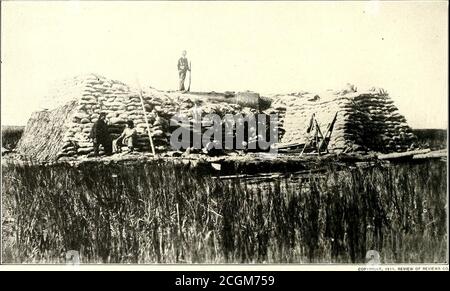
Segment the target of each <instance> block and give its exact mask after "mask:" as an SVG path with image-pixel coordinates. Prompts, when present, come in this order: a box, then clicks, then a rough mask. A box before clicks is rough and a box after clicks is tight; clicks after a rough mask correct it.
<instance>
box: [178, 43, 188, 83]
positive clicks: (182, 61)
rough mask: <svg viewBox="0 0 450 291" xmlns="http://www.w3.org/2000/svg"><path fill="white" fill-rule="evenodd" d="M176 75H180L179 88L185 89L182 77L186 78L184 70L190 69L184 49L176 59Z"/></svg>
mask: <svg viewBox="0 0 450 291" xmlns="http://www.w3.org/2000/svg"><path fill="white" fill-rule="evenodd" d="M177 67H178V76H179V77H180V85H179V90H180V91H185V88H184V79H186V72H187V71H190V70H191V68H189V63H188V59H187V58H186V51H183V52H182V53H181V58H179V59H178V65H177Z"/></svg>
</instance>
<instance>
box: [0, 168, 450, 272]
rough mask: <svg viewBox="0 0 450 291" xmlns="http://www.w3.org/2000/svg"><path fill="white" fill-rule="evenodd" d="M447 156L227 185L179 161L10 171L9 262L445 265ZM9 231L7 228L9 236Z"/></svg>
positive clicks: (6, 201) (6, 195)
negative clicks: (377, 261)
mask: <svg viewBox="0 0 450 291" xmlns="http://www.w3.org/2000/svg"><path fill="white" fill-rule="evenodd" d="M446 176H447V173H446V165H445V163H443V162H440V161H426V162H423V163H420V164H402V165H391V166H383V165H376V166H371V167H366V168H357V167H354V168H348V169H345V170H338V169H337V168H335V167H334V166H333V165H332V164H330V166H329V167H328V169H327V170H326V171H325V172H321V173H319V174H305V175H301V176H292V177H290V176H286V177H284V178H278V179H275V180H268V181H259V180H258V181H256V180H243V179H230V180H221V179H218V178H217V177H214V176H212V175H209V174H205V173H204V172H203V171H201V170H200V169H196V168H192V167H191V166H190V165H185V164H174V163H169V162H159V161H154V162H148V163H134V164H130V163H121V164H118V163H111V164H107V165H106V164H102V163H94V162H87V163H82V164H80V165H78V166H77V167H72V166H70V165H68V164H56V165H51V166H49V165H47V166H44V165H28V166H27V165H22V166H18V165H13V164H10V165H7V166H5V167H4V168H3V172H2V177H3V179H2V193H3V207H4V209H6V215H9V216H11V217H12V218H14V219H15V222H14V225H13V228H12V230H9V231H8V233H7V234H8V235H9V239H8V241H7V243H6V244H3V250H2V253H3V262H6V263H13V262H17V263H18V262H20V263H23V262H26V263H29V262H39V263H44V262H61V263H62V262H64V254H65V252H67V251H68V250H76V251H79V252H80V254H81V261H82V262H84V263H98V262H104V263H107V262H109V263H311V262H313V263H329V262H334V263H351V262H364V261H365V255H366V252H367V251H368V250H371V249H374V250H377V251H378V252H379V253H380V254H381V258H382V262H385V263H386V262H390V263H393V262H395V263H401V262H415V263H419V262H427V263H431V262H444V261H445V260H446V258H447V257H446V255H447V254H446V244H447V241H446V237H447V233H446V219H447V217H446V208H445V207H446V203H447V202H446V196H447V194H446V193H447V192H446V186H447V185H446ZM3 231H4V232H3V234H4V236H5V229H3Z"/></svg>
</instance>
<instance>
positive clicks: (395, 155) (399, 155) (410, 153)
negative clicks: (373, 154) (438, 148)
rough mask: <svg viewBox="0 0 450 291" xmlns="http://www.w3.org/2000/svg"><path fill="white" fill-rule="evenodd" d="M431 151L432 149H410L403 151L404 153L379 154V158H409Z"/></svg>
mask: <svg viewBox="0 0 450 291" xmlns="http://www.w3.org/2000/svg"><path fill="white" fill-rule="evenodd" d="M430 151H431V150H430V149H423V150H415V151H408V152H402V153H391V154H381V155H378V156H377V158H378V159H379V160H390V159H398V158H407V157H412V156H414V155H419V154H426V153H429V152H430Z"/></svg>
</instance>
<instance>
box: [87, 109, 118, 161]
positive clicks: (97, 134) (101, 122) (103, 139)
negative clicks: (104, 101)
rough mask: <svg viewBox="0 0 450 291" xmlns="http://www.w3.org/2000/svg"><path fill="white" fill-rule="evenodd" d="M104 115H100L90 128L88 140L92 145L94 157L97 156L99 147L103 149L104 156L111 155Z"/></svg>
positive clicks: (110, 144) (109, 139)
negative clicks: (89, 139) (90, 140)
mask: <svg viewBox="0 0 450 291" xmlns="http://www.w3.org/2000/svg"><path fill="white" fill-rule="evenodd" d="M105 119H106V113H104V112H102V113H100V116H99V117H98V120H97V121H96V122H95V123H94V125H93V126H92V129H91V132H90V134H89V138H91V139H92V141H93V143H94V156H95V157H96V156H98V147H99V146H100V145H102V146H103V148H104V149H105V154H106V155H108V156H110V155H111V154H112V141H111V137H110V136H109V131H108V125H107V124H106V122H105Z"/></svg>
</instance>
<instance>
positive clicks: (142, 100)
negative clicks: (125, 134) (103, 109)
mask: <svg viewBox="0 0 450 291" xmlns="http://www.w3.org/2000/svg"><path fill="white" fill-rule="evenodd" d="M136 83H137V84H138V87H139V97H140V99H141V105H142V110H143V111H144V119H145V124H146V125H147V133H148V138H149V139H150V146H151V148H152V154H153V155H154V156H155V155H156V153H155V146H154V145H153V138H152V134H151V132H150V125H149V124H148V119H147V114H146V112H145V106H144V97H142V88H141V85H140V84H139V81H137V80H136Z"/></svg>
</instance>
